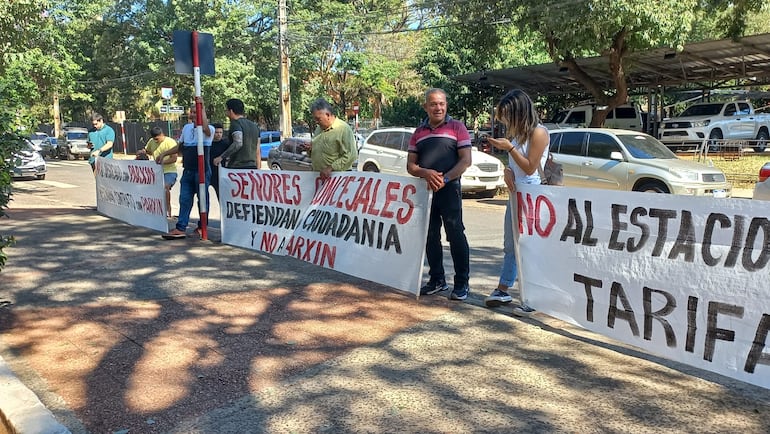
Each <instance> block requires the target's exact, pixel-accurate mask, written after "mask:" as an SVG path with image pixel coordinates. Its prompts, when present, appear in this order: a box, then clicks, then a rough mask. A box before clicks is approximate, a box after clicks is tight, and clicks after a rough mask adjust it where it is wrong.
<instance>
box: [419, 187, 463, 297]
mask: <svg viewBox="0 0 770 434" xmlns="http://www.w3.org/2000/svg"><path fill="white" fill-rule="evenodd" d="M442 222H443V224H444V232H446V237H447V241H449V251H450V253H451V254H452V262H453V263H454V269H455V281H454V285H455V287H458V286H461V285H465V284H467V283H468V278H469V274H470V268H471V267H470V249H469V247H468V239H467V238H466V237H465V226H464V225H463V202H462V192H461V190H460V182H459V181H457V180H455V181H452V182H450V183H449V184H446V186H444V188H442V189H441V190H439V191H436V192H434V193H433V202H432V203H431V206H430V217H429V221H428V237H427V240H426V244H425V256H426V257H427V259H428V266H429V267H430V271H429V274H430V279H431V280H433V281H438V280H445V279H446V277H445V275H444V252H443V249H442V247H441V224H442Z"/></svg>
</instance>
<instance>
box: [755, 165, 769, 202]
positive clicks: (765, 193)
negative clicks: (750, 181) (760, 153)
mask: <svg viewBox="0 0 770 434" xmlns="http://www.w3.org/2000/svg"><path fill="white" fill-rule="evenodd" d="M752 198H753V199H754V200H770V163H765V164H764V166H762V167H761V168H760V169H759V181H757V183H756V184H755V185H754V195H753V196H752Z"/></svg>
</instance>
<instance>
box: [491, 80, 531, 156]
mask: <svg viewBox="0 0 770 434" xmlns="http://www.w3.org/2000/svg"><path fill="white" fill-rule="evenodd" d="M495 118H496V119H497V120H498V122H501V123H502V124H503V125H505V129H506V135H507V139H508V140H512V141H513V140H515V141H516V142H517V143H518V144H519V145H520V146H523V145H524V143H526V142H527V140H529V138H530V137H531V136H532V133H533V132H534V131H535V128H537V126H538V125H539V124H540V116H538V114H537V110H535V105H534V104H533V103H532V100H531V99H530V98H529V95H527V94H526V93H524V91H522V90H519V89H514V90H511V91H509V92H508V93H506V94H505V95H503V97H502V98H500V102H498V103H497V108H496V109H495Z"/></svg>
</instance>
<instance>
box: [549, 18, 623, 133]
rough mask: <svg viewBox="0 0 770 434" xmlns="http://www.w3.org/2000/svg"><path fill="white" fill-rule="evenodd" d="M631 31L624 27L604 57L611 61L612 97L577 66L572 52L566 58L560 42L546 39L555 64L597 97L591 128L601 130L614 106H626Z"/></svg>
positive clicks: (609, 66) (595, 98) (614, 38)
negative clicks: (560, 48) (559, 44)
mask: <svg viewBox="0 0 770 434" xmlns="http://www.w3.org/2000/svg"><path fill="white" fill-rule="evenodd" d="M627 35H628V30H627V29H626V28H625V27H624V28H622V29H621V30H620V31H618V33H616V34H615V36H614V37H613V41H612V46H611V47H610V48H609V49H608V50H607V51H606V52H605V53H603V54H605V55H607V56H608V58H609V65H608V68H609V70H610V76H611V77H612V81H613V83H614V84H615V89H616V92H615V94H614V95H612V96H608V95H607V94H606V93H604V91H605V89H604V88H603V87H602V85H601V84H600V83H599V82H598V81H596V80H595V79H594V78H593V77H591V76H590V75H588V74H587V73H586V72H585V71H584V70H583V68H581V67H580V65H578V64H577V62H576V61H575V58H574V57H573V56H572V54H571V53H567V54H566V55H564V56H563V57H562V56H561V54H560V53H559V51H558V43H559V41H558V40H554V39H550V38H549V39H547V42H548V51H549V53H550V54H551V58H553V59H554V60H555V61H556V63H557V64H558V65H559V66H560V67H566V68H567V69H568V70H569V72H570V75H571V76H572V77H573V78H574V79H575V80H577V82H578V83H580V84H582V85H583V87H585V88H586V90H588V91H589V92H591V95H593V97H594V101H595V102H596V107H598V108H595V109H594V112H593V116H592V117H591V124H590V125H589V126H591V127H601V126H603V125H604V121H605V120H606V119H607V114H608V113H609V112H610V111H611V110H613V109H614V108H615V107H617V106H619V105H621V104H625V103H626V102H627V100H628V83H627V81H626V73H625V70H624V69H623V58H624V57H625V55H626V53H627V48H626V45H625V42H626V36H627Z"/></svg>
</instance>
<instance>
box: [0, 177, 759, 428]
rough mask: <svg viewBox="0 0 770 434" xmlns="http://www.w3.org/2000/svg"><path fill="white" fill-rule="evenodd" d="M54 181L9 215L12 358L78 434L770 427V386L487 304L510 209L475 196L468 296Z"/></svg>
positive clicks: (5, 347) (5, 287)
mask: <svg viewBox="0 0 770 434" xmlns="http://www.w3.org/2000/svg"><path fill="white" fill-rule="evenodd" d="M83 170H86V171H85V172H84V173H82V172H83ZM89 171H90V170H89V169H88V167H87V166H85V167H82V166H75V168H74V169H67V170H66V171H65V172H62V173H69V175H68V179H69V180H73V182H75V181H74V180H76V179H81V178H79V177H80V176H83V175H85V177H84V178H82V179H86V180H87V179H88V176H90V174H89ZM72 172H77V174H76V173H72ZM52 175H53V172H52ZM50 178H51V181H56V182H64V181H66V179H65V180H64V181H61V180H59V179H57V177H56V176H51V177H50ZM47 181H48V180H47ZM42 185H44V184H40V185H38V186H34V185H32V183H24V184H23V186H22V188H20V189H19V190H17V191H18V193H17V195H16V197H15V200H14V202H12V209H11V218H10V219H9V220H8V221H7V222H4V227H3V232H5V231H6V230H7V231H8V233H13V234H14V235H15V236H16V238H17V240H18V244H17V246H16V247H14V248H13V249H11V250H9V253H10V254H11V257H10V262H9V265H8V268H7V269H6V270H4V271H3V272H2V275H0V278H2V292H0V299H2V300H0V301H2V303H0V304H2V305H3V306H4V307H2V308H0V355H2V357H3V358H4V359H5V361H6V362H7V363H8V365H9V366H10V367H11V368H12V369H13V370H14V371H15V372H16V374H17V375H18V377H19V378H20V379H21V380H22V381H23V382H24V384H26V385H27V386H28V387H29V388H31V389H32V390H33V391H34V392H35V393H36V394H37V396H38V397H40V399H41V400H42V402H43V403H44V404H45V405H46V407H48V409H50V410H51V411H52V412H53V414H54V415H55V416H56V418H58V420H60V421H61V422H62V423H64V425H66V427H67V428H69V430H70V431H72V432H74V433H115V432H122V433H125V432H130V433H145V432H147V433H156V432H169V433H243V432H254V433H261V432H270V433H290V432H297V433H306V432H313V433H315V432H329V433H348V432H350V433H353V432H356V433H357V432H372V433H374V432H384V433H404V432H421V433H464V432H533V433H547V432H581V433H582V432H634V433H637V432H642V433H644V432H661V431H666V432H683V433H686V432H693V433H695V432H741V433H766V432H768V430H767V427H768V426H770V391H768V390H765V389H760V388H758V387H754V386H750V385H747V384H744V383H740V382H737V381H733V380H730V379H727V378H724V377H721V376H718V375H716V374H711V373H708V372H703V371H700V370H697V369H694V368H689V367H687V366H684V365H681V364H678V363H673V362H669V361H666V360H663V359H660V358H657V357H654V356H650V355H647V354H644V353H642V352H640V351H639V350H637V349H635V348H632V347H629V346H626V345H623V344H619V343H617V342H614V341H611V340H609V339H606V338H603V337H601V336H598V335H595V334H592V333H589V332H586V331H583V330H580V329H577V328H574V327H571V326H569V325H567V324H564V323H562V322H560V321H557V320H554V319H552V318H549V317H546V316H542V315H540V316H536V317H535V318H534V319H532V320H518V319H516V318H514V317H512V316H511V315H510V309H509V308H501V309H498V310H495V311H491V310H488V309H484V308H482V307H480V304H481V299H482V297H483V295H485V294H484V293H485V292H486V289H487V288H488V287H490V286H492V285H493V284H494V283H495V282H496V274H497V271H498V266H499V262H500V255H501V252H500V248H499V239H500V237H499V230H500V228H499V226H500V219H501V218H502V217H501V215H502V205H501V202H496V201H486V202H484V201H473V202H467V203H468V204H467V206H466V221H467V222H468V233H469V235H470V243H471V245H472V248H473V262H474V263H473V276H472V279H471V287H472V288H473V289H474V290H475V292H474V293H473V294H472V297H471V298H470V299H469V300H468V302H467V303H457V302H450V301H448V300H447V299H446V298H445V297H442V296H432V297H423V298H421V299H420V300H419V301H417V300H415V299H414V297H411V296H408V295H405V294H403V293H400V292H397V291H393V290H391V289H389V288H387V287H384V286H382V285H376V284H373V283H371V282H368V281H366V280H363V279H357V278H353V277H350V276H346V275H342V274H340V273H336V272H333V271H330V270H324V269H320V268H317V267H313V266H311V265H309V264H306V263H302V262H299V261H296V260H293V259H291V258H283V257H273V256H269V255H262V254H258V253H256V252H251V251H247V250H243V249H239V248H234V247H230V246H226V245H221V244H216V243H210V242H200V241H196V240H193V239H192V238H190V239H188V240H182V241H175V242H164V241H162V240H161V239H160V238H159V237H158V235H157V233H155V232H153V231H149V230H145V229H142V228H133V227H129V226H127V225H124V224H122V223H120V222H116V221H113V220H111V219H108V218H105V217H103V216H100V215H98V214H97V213H96V212H95V211H94V210H93V209H90V208H88V207H87V206H86V207H83V206H73V204H72V203H70V202H68V201H69V199H68V197H69V196H67V195H68V194H71V193H64V192H62V191H58V190H55V189H64V187H55V186H54V187H52V190H48V188H47V187H46V188H43V187H42ZM498 217H499V218H498ZM213 232H214V234H213V235H216V233H215V231H213ZM394 272H398V270H394Z"/></svg>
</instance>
